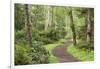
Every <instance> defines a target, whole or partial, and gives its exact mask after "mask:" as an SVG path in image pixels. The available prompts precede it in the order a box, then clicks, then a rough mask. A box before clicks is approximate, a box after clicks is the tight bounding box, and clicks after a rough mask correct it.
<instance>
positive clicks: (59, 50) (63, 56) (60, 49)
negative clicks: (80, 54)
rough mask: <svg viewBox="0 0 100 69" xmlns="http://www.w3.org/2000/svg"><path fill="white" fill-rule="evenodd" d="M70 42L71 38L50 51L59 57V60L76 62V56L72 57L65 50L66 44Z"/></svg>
mask: <svg viewBox="0 0 100 69" xmlns="http://www.w3.org/2000/svg"><path fill="white" fill-rule="evenodd" d="M71 43H72V41H71V40H69V41H67V42H66V43H65V44H63V45H60V46H57V47H56V48H54V49H53V51H52V53H53V55H54V56H56V57H57V58H58V59H59V62H61V63H63V62H77V61H79V60H78V59H77V58H75V57H73V56H72V55H71V54H69V53H68V52H67V46H69V45H70V44H71Z"/></svg>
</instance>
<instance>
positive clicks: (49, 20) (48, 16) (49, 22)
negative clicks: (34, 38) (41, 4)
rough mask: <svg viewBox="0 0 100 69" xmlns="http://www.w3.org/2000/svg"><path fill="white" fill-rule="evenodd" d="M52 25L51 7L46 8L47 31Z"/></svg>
mask: <svg viewBox="0 0 100 69" xmlns="http://www.w3.org/2000/svg"><path fill="white" fill-rule="evenodd" d="M50 25H51V19H50V6H47V7H46V23H45V30H47V29H48V27H49V26H50Z"/></svg>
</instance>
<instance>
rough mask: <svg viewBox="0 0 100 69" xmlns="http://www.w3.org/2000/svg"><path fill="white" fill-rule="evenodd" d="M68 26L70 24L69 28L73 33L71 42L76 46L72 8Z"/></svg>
mask: <svg viewBox="0 0 100 69" xmlns="http://www.w3.org/2000/svg"><path fill="white" fill-rule="evenodd" d="M69 16H70V26H71V30H72V33H73V43H74V45H75V46H76V32H75V26H74V21H73V12H72V8H71V9H70V13H69Z"/></svg>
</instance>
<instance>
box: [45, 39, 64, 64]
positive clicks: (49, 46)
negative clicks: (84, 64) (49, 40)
mask: <svg viewBox="0 0 100 69" xmlns="http://www.w3.org/2000/svg"><path fill="white" fill-rule="evenodd" d="M65 41H66V39H60V40H59V41H57V42H55V43H53V44H47V45H45V46H44V47H45V48H46V49H47V50H48V51H49V53H50V56H49V59H48V61H49V63H58V62H59V61H58V58H57V57H55V56H54V55H53V54H52V50H53V49H54V48H55V47H57V46H59V45H61V44H63V43H64V42H65Z"/></svg>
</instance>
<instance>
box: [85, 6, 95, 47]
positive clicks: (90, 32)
mask: <svg viewBox="0 0 100 69" xmlns="http://www.w3.org/2000/svg"><path fill="white" fill-rule="evenodd" d="M86 15H87V42H88V43H89V45H90V46H91V44H93V42H92V40H93V33H94V23H93V21H94V20H93V21H92V10H91V8H88V9H87V14H86Z"/></svg>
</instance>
